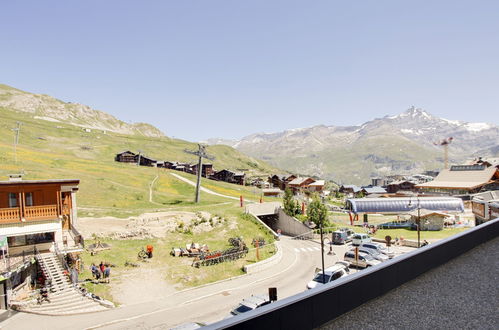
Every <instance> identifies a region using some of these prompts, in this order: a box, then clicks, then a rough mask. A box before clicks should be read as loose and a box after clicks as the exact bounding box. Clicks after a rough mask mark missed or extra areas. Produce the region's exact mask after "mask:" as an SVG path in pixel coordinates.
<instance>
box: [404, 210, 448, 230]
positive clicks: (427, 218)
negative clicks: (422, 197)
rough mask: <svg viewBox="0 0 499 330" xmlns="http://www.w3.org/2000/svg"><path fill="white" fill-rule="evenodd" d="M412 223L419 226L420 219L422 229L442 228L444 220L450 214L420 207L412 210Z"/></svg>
mask: <svg viewBox="0 0 499 330" xmlns="http://www.w3.org/2000/svg"><path fill="white" fill-rule="evenodd" d="M410 215H411V218H410V220H409V222H410V223H412V224H413V225H415V226H417V224H418V219H419V226H420V227H419V229H420V230H442V229H443V228H444V222H445V219H446V218H449V217H450V215H449V214H448V213H444V212H438V211H431V210H425V209H420V210H419V211H418V210H414V211H412V212H410Z"/></svg>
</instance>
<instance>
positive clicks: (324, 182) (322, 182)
mask: <svg viewBox="0 0 499 330" xmlns="http://www.w3.org/2000/svg"><path fill="white" fill-rule="evenodd" d="M325 184H326V181H324V180H317V181H315V182H312V183H311V184H309V186H323V185H325Z"/></svg>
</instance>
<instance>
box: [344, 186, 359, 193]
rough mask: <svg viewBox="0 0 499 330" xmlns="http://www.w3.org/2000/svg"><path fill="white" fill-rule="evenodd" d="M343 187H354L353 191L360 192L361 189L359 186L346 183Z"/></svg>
mask: <svg viewBox="0 0 499 330" xmlns="http://www.w3.org/2000/svg"><path fill="white" fill-rule="evenodd" d="M341 187H342V188H343V189H352V190H353V192H359V191H360V188H359V187H357V186H356V185H354V184H344V185H343V186H341Z"/></svg>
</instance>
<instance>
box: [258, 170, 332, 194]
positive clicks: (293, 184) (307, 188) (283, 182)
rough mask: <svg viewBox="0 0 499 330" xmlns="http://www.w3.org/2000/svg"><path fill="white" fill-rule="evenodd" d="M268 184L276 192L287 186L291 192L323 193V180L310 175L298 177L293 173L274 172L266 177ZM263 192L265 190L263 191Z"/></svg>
mask: <svg viewBox="0 0 499 330" xmlns="http://www.w3.org/2000/svg"><path fill="white" fill-rule="evenodd" d="M268 183H269V186H270V187H271V188H272V189H273V191H276V192H278V191H279V192H282V191H284V190H286V189H287V188H289V189H291V191H292V192H293V194H295V195H296V194H310V193H314V192H316V193H323V192H324V186H325V181H324V180H317V179H314V178H311V177H299V176H296V175H294V174H274V175H272V176H269V178H268ZM264 193H265V192H264Z"/></svg>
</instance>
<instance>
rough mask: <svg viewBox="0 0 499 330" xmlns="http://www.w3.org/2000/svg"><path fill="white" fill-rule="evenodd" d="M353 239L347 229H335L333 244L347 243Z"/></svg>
mask: <svg viewBox="0 0 499 330" xmlns="http://www.w3.org/2000/svg"><path fill="white" fill-rule="evenodd" d="M351 241H352V237H351V236H348V233H347V232H346V231H339V230H336V231H333V244H346V243H348V242H351Z"/></svg>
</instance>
